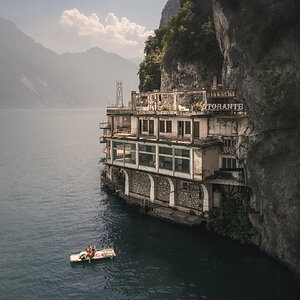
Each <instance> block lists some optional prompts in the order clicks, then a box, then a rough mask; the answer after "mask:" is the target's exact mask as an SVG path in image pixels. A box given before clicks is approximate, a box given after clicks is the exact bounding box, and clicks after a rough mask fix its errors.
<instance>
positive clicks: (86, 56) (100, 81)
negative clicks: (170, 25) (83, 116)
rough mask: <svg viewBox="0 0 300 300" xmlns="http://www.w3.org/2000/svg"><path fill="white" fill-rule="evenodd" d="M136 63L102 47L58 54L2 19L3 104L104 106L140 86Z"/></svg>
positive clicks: (0, 64)
mask: <svg viewBox="0 0 300 300" xmlns="http://www.w3.org/2000/svg"><path fill="white" fill-rule="evenodd" d="M137 71H138V68H137V66H136V65H135V64H134V63H132V62H131V61H129V60H126V59H125V58H122V57H120V56H118V55H116V54H113V53H107V52H105V51H104V50H102V49H100V48H93V49H90V50H88V51H86V52H84V53H74V54H72V53H65V54H62V55H58V54H56V53H55V52H54V51H52V50H49V49H47V48H45V47H43V46H42V45H41V44H38V43H36V42H35V41H34V40H33V39H32V38H31V37H29V36H27V35H26V34H24V33H23V32H22V31H20V30H19V29H18V28H17V26H16V25H15V24H14V23H12V22H10V21H8V20H6V19H4V18H0V108H36V107H74V106H101V105H102V106H103V105H105V104H107V103H108V102H110V103H112V102H114V100H115V80H117V79H123V82H124V98H125V99H127V100H128V98H129V96H130V90H136V89H137V84H138V82H137V81H138V79H137Z"/></svg>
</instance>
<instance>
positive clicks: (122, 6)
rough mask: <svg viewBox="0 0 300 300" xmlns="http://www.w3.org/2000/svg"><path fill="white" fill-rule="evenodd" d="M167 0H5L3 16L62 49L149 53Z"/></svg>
mask: <svg viewBox="0 0 300 300" xmlns="http://www.w3.org/2000/svg"><path fill="white" fill-rule="evenodd" d="M166 2H167V0H152V1H151V0H109V1H108V0H0V17H3V18H6V19H8V20H10V21H13V22H14V23H15V24H16V25H17V26H18V27H19V28H20V29H21V30H22V31H23V32H24V33H26V34H28V35H29V36H31V37H32V38H33V39H34V40H35V41H37V42H39V43H41V44H43V45H44V46H45V47H47V48H50V49H52V50H54V51H55V52H57V53H64V52H83V51H86V50H87V49H90V48H93V47H99V48H102V49H103V50H105V51H107V52H113V53H116V54H118V55H121V56H123V57H125V58H136V57H143V49H144V42H145V40H146V38H147V37H148V36H149V35H151V34H153V30H155V29H156V28H158V26H159V21H160V17H161V12H162V10H163V8H164V6H165V4H166Z"/></svg>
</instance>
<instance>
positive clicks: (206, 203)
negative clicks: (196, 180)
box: [201, 184, 209, 212]
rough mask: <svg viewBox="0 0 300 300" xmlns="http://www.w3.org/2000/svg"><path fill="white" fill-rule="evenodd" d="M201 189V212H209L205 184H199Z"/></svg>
mask: <svg viewBox="0 0 300 300" xmlns="http://www.w3.org/2000/svg"><path fill="white" fill-rule="evenodd" d="M201 188H202V190H203V212H204V211H209V193H208V189H207V187H206V186H205V184H201Z"/></svg>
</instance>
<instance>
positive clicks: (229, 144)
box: [223, 138, 236, 147]
mask: <svg viewBox="0 0 300 300" xmlns="http://www.w3.org/2000/svg"><path fill="white" fill-rule="evenodd" d="M223 143H224V147H235V145H236V141H235V140H234V139H228V138H227V139H226V138H225V139H224V142H223Z"/></svg>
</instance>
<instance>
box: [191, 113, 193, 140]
mask: <svg viewBox="0 0 300 300" xmlns="http://www.w3.org/2000/svg"><path fill="white" fill-rule="evenodd" d="M191 143H194V118H192V120H191Z"/></svg>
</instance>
